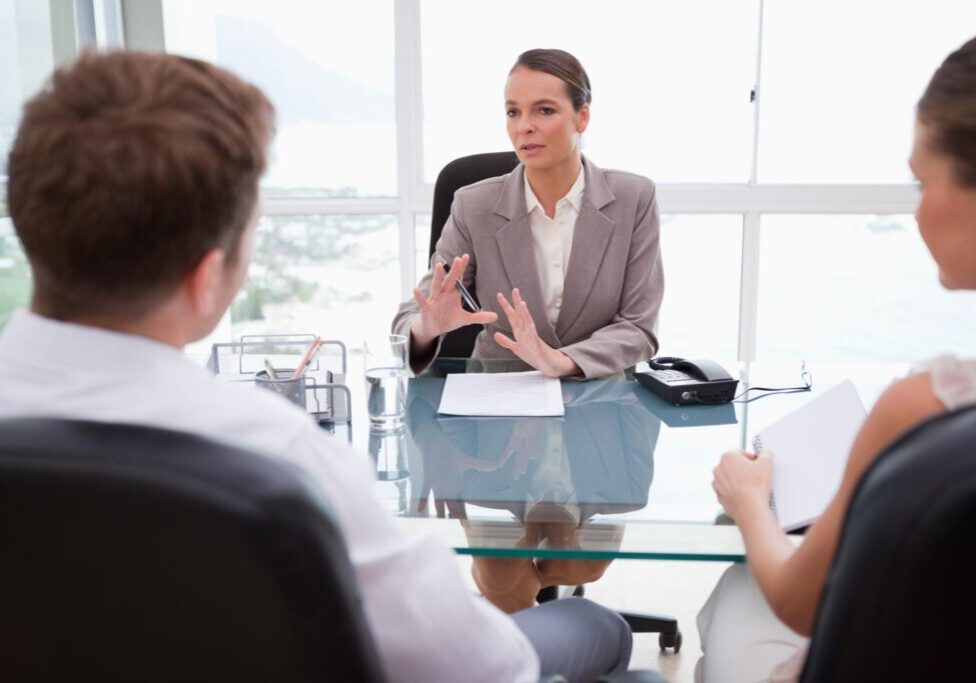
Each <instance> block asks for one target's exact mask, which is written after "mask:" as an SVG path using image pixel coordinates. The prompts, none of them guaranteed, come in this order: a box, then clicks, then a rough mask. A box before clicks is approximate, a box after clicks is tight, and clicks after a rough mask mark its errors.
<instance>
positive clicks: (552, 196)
mask: <svg viewBox="0 0 976 683" xmlns="http://www.w3.org/2000/svg"><path fill="white" fill-rule="evenodd" d="M582 168H583V167H582V160H581V159H580V157H579V156H578V155H577V156H575V157H573V158H571V159H570V161H569V163H565V164H560V165H559V166H556V167H554V168H548V169H545V170H537V169H532V168H527V169H525V178H526V180H528V181H529V187H531V188H532V191H533V192H534V193H535V197H536V199H538V200H539V203H540V204H542V210H543V211H545V212H546V215H547V216H549V218H552V217H553V216H555V214H556V202H558V201H559V200H560V199H562V198H563V197H565V196H566V195H567V193H569V190H570V188H571V187H573V183H575V182H576V178H578V177H579V174H580V173H582Z"/></svg>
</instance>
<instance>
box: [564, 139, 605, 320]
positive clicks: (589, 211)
mask: <svg viewBox="0 0 976 683" xmlns="http://www.w3.org/2000/svg"><path fill="white" fill-rule="evenodd" d="M583 168H584V172H585V173H586V187H585V189H584V190H583V202H582V206H581V207H580V213H579V216H578V217H577V219H576V229H575V230H574V231H573V250H572V253H571V254H570V256H569V266H568V267H567V269H566V284H565V288H564V289H563V305H562V308H561V309H560V311H559V317H558V318H557V319H556V333H557V335H562V334H565V332H566V330H568V329H569V328H570V327H571V326H572V324H573V323H574V322H575V321H576V319H577V318H578V317H579V315H580V313H581V312H582V311H583V306H584V305H585V304H586V299H587V297H589V294H590V291H591V290H592V289H593V283H594V282H595V281H596V276H597V274H598V273H599V272H600V267H601V266H602V263H603V254H604V253H605V252H606V250H607V245H609V244H610V235H611V234H612V233H613V226H614V222H613V221H612V220H610V219H609V218H608V217H607V216H606V215H604V214H603V213H602V212H601V211H600V209H602V208H603V207H604V206H606V205H607V204H609V203H610V202H612V201H613V200H614V196H613V193H612V192H611V191H610V187H609V186H608V185H607V181H606V179H605V178H604V177H603V173H602V172H601V171H600V169H598V168H596V167H595V166H593V164H591V163H590V162H589V161H588V160H586V159H585V158H584V159H583Z"/></svg>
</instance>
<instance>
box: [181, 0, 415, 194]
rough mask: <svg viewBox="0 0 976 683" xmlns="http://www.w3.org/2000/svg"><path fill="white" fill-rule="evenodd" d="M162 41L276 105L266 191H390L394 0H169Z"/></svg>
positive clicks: (393, 145)
mask: <svg viewBox="0 0 976 683" xmlns="http://www.w3.org/2000/svg"><path fill="white" fill-rule="evenodd" d="M163 9H164V16H163V20H164V25H165V35H166V49H167V51H169V52H177V53H182V54H190V55H193V56H198V57H201V58H203V59H208V60H211V61H214V62H216V63H217V64H220V65H221V66H224V67H226V68H228V69H230V70H232V71H235V72H236V73H238V74H240V75H241V76H243V77H244V78H246V79H247V80H249V81H251V82H253V83H254V84H256V85H258V86H259V87H260V88H262V89H263V90H264V91H265V93H267V94H268V96H269V97H270V99H271V101H272V102H273V103H274V105H275V108H276V109H277V113H278V121H277V123H278V130H277V135H276V136H275V141H274V145H273V148H272V161H271V167H270V169H269V171H268V174H267V175H266V176H265V178H264V181H263V189H264V192H265V195H266V196H276V197H280V196H313V195H314V196H342V197H355V196H360V197H362V196H389V195H394V194H396V185H397V182H396V116H395V113H394V86H393V69H394V63H393V47H394V45H393V3H392V1H391V0H360V1H358V2H353V3H336V2H318V1H317V0H281V1H279V2H265V0H209V1H208V2H193V3H189V2H184V1H183V0H165V1H164V3H163Z"/></svg>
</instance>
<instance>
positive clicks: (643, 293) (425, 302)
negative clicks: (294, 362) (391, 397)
mask: <svg viewBox="0 0 976 683" xmlns="http://www.w3.org/2000/svg"><path fill="white" fill-rule="evenodd" d="M590 100H591V94H590V80H589V77H588V76H587V75H586V72H585V71H584V70H583V67H582V65H581V64H580V63H579V61H578V60H577V59H576V58H575V57H573V56H572V55H571V54H569V53H567V52H564V51H562V50H529V51H528V52H525V53H523V54H522V55H520V56H519V58H518V60H517V61H516V63H515V66H514V67H513V68H512V70H511V72H509V75H508V81H507V83H506V85H505V108H504V111H505V117H506V119H507V127H508V135H509V138H510V139H511V142H512V146H513V147H514V149H515V152H516V154H517V155H518V158H519V162H520V163H519V165H518V166H517V167H516V168H515V170H513V171H512V172H511V173H509V174H508V175H504V176H500V177H497V178H490V179H487V180H483V181H481V182H479V183H475V184H473V185H469V186H467V187H464V188H462V189H460V190H458V191H457V193H455V195H454V204H453V206H452V209H451V215H450V217H449V218H448V220H447V223H446V224H445V226H444V231H443V233H441V237H440V239H439V240H438V242H437V246H436V252H435V254H434V258H433V259H432V260H431V269H430V271H429V272H428V273H427V274H426V275H425V276H424V278H423V279H422V280H421V282H420V284H419V285H418V288H417V289H415V290H414V298H413V300H411V301H407V302H405V303H403V304H402V305H401V306H400V310H399V311H398V313H397V315H396V318H395V319H394V321H393V331H394V332H396V333H397V334H403V335H404V336H408V337H409V339H410V363H411V366H412V367H413V368H414V370H415V371H418V372H419V371H420V370H421V369H422V368H424V367H426V366H427V365H428V364H429V363H430V362H431V361H432V360H433V358H434V356H435V355H436V353H437V349H438V346H439V344H440V339H441V337H442V336H443V335H444V334H446V333H448V332H450V331H451V330H454V329H457V328H458V327H461V326H463V325H469V324H472V323H480V324H483V325H485V329H484V330H483V331H482V332H481V333H480V334H479V335H478V338H477V341H476V342H475V348H474V355H475V357H478V358H512V357H518V358H521V359H522V360H523V361H525V362H526V363H527V364H529V365H531V366H532V367H534V368H536V369H537V370H539V371H541V372H542V373H543V374H545V375H548V376H550V377H565V376H570V375H583V376H584V377H598V376H604V375H609V374H612V373H614V372H617V371H619V370H622V369H624V368H627V367H630V366H632V365H634V364H636V363H637V362H639V361H642V360H645V359H647V358H650V357H651V356H653V355H654V353H655V352H656V351H657V348H658V342H657V338H656V337H655V335H654V328H655V326H656V324H657V315H658V310H659V309H660V306H661V298H662V296H663V294H664V276H663V274H662V266H661V255H660V249H659V220H658V210H657V199H656V195H655V190H654V184H653V183H652V182H651V181H650V180H648V179H647V178H644V177H641V176H638V175H634V174H632V173H624V172H622V171H605V170H602V169H600V168H597V167H596V166H595V165H593V163H592V162H590V161H589V160H588V159H586V158H584V157H583V155H582V152H581V150H580V136H581V135H582V133H583V131H584V130H586V128H587V125H588V124H589V120H590ZM468 287H470V288H473V289H474V291H475V294H476V295H477V297H478V300H479V301H480V302H481V305H482V306H483V307H484V310H483V311H480V310H479V311H474V309H473V308H472V307H471V304H470V302H469V304H468V305H469V308H472V311H473V312H469V311H467V310H465V309H464V308H463V307H462V303H461V302H462V298H464V299H466V300H467V299H468V297H467V296H466V293H465V291H464V290H465V289H466V288H468ZM459 290H460V291H459Z"/></svg>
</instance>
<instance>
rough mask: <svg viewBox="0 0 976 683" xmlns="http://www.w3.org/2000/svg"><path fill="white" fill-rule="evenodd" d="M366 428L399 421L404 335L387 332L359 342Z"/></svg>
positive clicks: (404, 386) (403, 386)
mask: <svg viewBox="0 0 976 683" xmlns="http://www.w3.org/2000/svg"><path fill="white" fill-rule="evenodd" d="M363 359H364V362H365V368H366V411H367V412H368V413H369V423H370V427H373V428H379V429H391V428H395V427H397V426H398V425H400V424H403V420H404V417H405V416H406V405H407V338H406V337H404V336H403V335H400V334H388V335H383V336H381V337H378V338H376V339H367V340H366V341H365V342H363Z"/></svg>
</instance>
